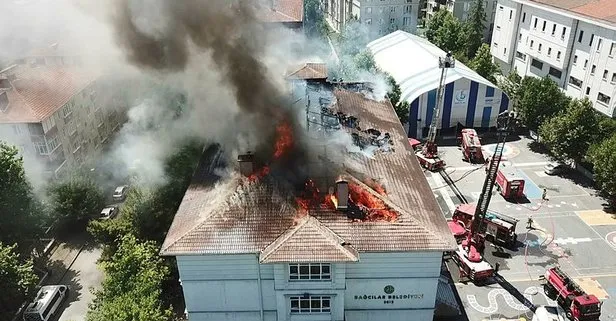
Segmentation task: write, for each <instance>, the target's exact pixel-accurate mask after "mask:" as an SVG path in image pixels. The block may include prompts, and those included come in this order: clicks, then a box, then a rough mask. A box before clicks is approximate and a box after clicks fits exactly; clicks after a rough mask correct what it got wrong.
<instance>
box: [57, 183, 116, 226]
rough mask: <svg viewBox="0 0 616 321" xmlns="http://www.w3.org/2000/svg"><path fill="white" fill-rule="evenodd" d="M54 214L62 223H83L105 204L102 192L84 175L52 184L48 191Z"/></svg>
mask: <svg viewBox="0 0 616 321" xmlns="http://www.w3.org/2000/svg"><path fill="white" fill-rule="evenodd" d="M48 196H49V198H50V201H51V208H52V211H53V214H54V216H55V217H56V218H57V219H58V220H59V221H60V222H61V223H62V225H69V224H70V225H72V224H78V225H81V226H83V225H85V223H87V222H88V221H89V220H90V219H91V218H93V217H95V215H96V214H97V213H99V211H100V210H101V209H102V208H103V206H104V205H105V197H104V196H103V192H102V191H101V190H100V188H98V186H96V184H95V183H94V182H93V181H91V180H89V179H88V178H85V177H79V178H78V177H74V178H72V179H70V180H68V181H65V182H61V183H59V184H57V185H53V186H52V187H51V188H50V190H49V193H48Z"/></svg>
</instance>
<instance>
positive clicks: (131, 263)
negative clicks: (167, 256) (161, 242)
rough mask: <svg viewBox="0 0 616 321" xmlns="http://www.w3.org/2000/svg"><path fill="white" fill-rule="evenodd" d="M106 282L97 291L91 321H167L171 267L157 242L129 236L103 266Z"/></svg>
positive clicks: (91, 311)
mask: <svg viewBox="0 0 616 321" xmlns="http://www.w3.org/2000/svg"><path fill="white" fill-rule="evenodd" d="M101 266H102V268H103V271H104V273H105V279H104V280H103V283H102V288H101V290H98V291H96V292H95V299H94V300H93V302H92V303H91V304H90V307H89V311H88V313H87V315H86V320H88V321H167V320H169V319H170V318H171V315H172V313H171V310H170V309H169V308H167V307H164V306H163V304H162V303H161V294H162V284H163V282H164V281H165V280H166V279H167V278H168V277H169V268H168V267H167V266H166V265H165V263H164V261H163V260H162V258H160V257H159V256H158V246H157V245H156V244H155V243H154V242H139V241H138V240H137V239H136V238H135V237H134V236H132V235H126V236H124V237H123V238H122V239H121V240H120V244H119V247H118V251H117V252H115V254H113V256H112V258H111V260H109V261H105V262H102V263H101Z"/></svg>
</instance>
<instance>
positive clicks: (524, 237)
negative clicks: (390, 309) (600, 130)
mask: <svg viewBox="0 0 616 321" xmlns="http://www.w3.org/2000/svg"><path fill="white" fill-rule="evenodd" d="M528 143H529V140H526V139H521V140H519V141H515V142H509V143H508V144H507V146H506V149H505V152H504V156H505V157H506V158H507V160H508V161H509V162H511V164H513V165H514V166H516V168H517V169H518V170H520V171H521V173H522V174H523V176H525V177H526V184H527V189H526V190H527V194H528V195H529V198H528V199H527V200H526V201H525V202H521V203H511V202H509V201H506V200H504V199H503V198H502V197H501V196H500V195H499V194H497V193H496V192H495V193H494V195H493V197H492V201H491V202H490V207H489V208H490V210H491V211H494V212H499V213H504V214H507V215H510V216H513V217H515V218H517V219H519V220H520V222H519V223H518V225H517V229H516V231H517V233H518V245H517V248H516V249H515V250H508V249H503V248H501V247H495V246H492V245H491V244H490V246H488V248H487V250H486V253H485V257H486V259H487V261H488V262H490V263H491V264H492V265H494V264H495V263H499V265H500V271H499V274H500V275H501V276H502V280H501V282H500V284H499V283H498V282H497V283H494V284H492V285H487V286H482V287H477V286H474V285H472V284H462V283H459V282H458V283H456V287H457V289H458V292H459V295H460V298H461V300H462V303H463V305H464V306H465V308H466V313H467V315H468V317H469V319H470V320H484V319H495V318H498V319H501V318H504V319H516V320H518V319H520V318H521V317H524V318H525V319H527V320H529V318H532V313H531V312H529V311H530V310H529V309H528V307H527V306H525V305H524V304H523V303H524V301H527V302H526V303H527V305H528V302H532V304H545V303H547V301H546V299H545V297H544V296H543V291H542V290H541V288H538V287H540V282H539V279H538V278H539V276H540V275H542V274H543V273H545V270H546V269H547V268H548V267H551V266H555V265H559V266H560V267H561V268H562V269H563V270H565V271H566V272H567V273H568V274H569V275H570V276H571V277H573V278H574V279H575V280H576V281H577V282H578V283H579V284H580V286H582V288H584V289H585V290H586V291H587V292H589V293H592V294H595V295H596V296H597V297H599V298H600V299H601V300H602V301H603V307H602V317H601V320H605V321H607V320H616V219H615V218H613V217H612V216H611V215H609V214H607V213H604V212H603V211H602V203H604V201H603V200H602V199H601V198H599V197H598V196H596V192H595V190H593V189H592V188H591V187H589V186H588V185H589V184H588V181H587V180H585V179H583V178H582V177H581V175H579V174H576V173H570V174H564V175H561V176H548V175H546V174H544V173H543V166H544V165H545V164H546V163H547V162H549V161H550V160H549V159H548V158H547V157H546V156H544V155H542V154H539V153H535V152H533V151H531V150H530V149H529V148H528ZM492 148H493V147H492V146H490V145H487V148H486V149H487V150H490V149H492ZM439 154H440V156H441V158H443V159H444V160H445V162H446V164H447V168H446V171H447V172H448V173H449V175H450V177H451V178H452V179H453V180H454V181H456V186H457V187H458V189H459V190H460V191H461V192H462V193H463V195H464V196H465V198H466V199H467V200H468V201H469V202H474V201H476V200H477V198H478V195H479V192H480V191H481V187H482V185H483V182H484V179H485V171H484V169H483V168H480V167H481V165H472V164H468V163H466V162H463V161H462V159H461V151H460V150H459V149H458V147H457V146H444V147H443V146H441V147H439ZM427 176H428V181H429V182H430V184H431V185H432V186H433V191H434V193H435V195H436V196H437V200H438V201H439V204H440V206H441V208H442V209H443V213H444V215H445V216H446V217H450V216H451V214H452V212H453V210H454V208H455V205H457V204H459V203H461V201H460V200H459V199H458V198H457V197H456V195H455V194H454V192H453V190H452V189H451V188H449V187H443V188H441V186H443V185H445V183H444V182H443V181H442V178H441V177H440V175H438V174H436V175H434V174H431V173H427ZM544 188H545V189H547V190H548V199H549V201H547V202H543V201H542V200H541V195H540V193H538V192H537V191H542V190H543V189H544ZM529 217H532V219H533V221H534V224H533V228H534V229H532V230H527V229H526V221H527V219H528V218H529ZM452 274H453V275H454V278H455V276H456V275H457V271H455V270H453V272H452ZM503 280H504V281H503ZM509 284H510V285H511V286H509ZM506 289H509V290H506ZM511 293H513V294H515V295H514V296H512V295H511ZM520 294H521V295H520ZM516 296H517V299H516V298H515V297H516ZM532 304H531V305H532Z"/></svg>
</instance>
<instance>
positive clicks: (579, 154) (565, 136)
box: [539, 99, 600, 162]
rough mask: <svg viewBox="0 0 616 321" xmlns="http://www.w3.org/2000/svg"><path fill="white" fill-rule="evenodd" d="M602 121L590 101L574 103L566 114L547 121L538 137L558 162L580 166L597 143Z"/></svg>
mask: <svg viewBox="0 0 616 321" xmlns="http://www.w3.org/2000/svg"><path fill="white" fill-rule="evenodd" d="M599 117H600V116H599V114H598V113H597V112H596V111H595V109H594V108H593V107H592V103H591V102H590V101H589V100H588V99H584V100H578V99H575V100H572V101H571V103H570V104H569V106H567V109H566V110H564V111H562V112H560V113H559V114H558V115H556V116H555V117H551V118H549V119H547V120H546V122H545V123H543V124H542V125H541V127H539V134H540V136H541V139H542V140H543V142H544V144H545V145H546V146H548V148H549V149H550V151H551V152H552V153H553V154H554V156H556V158H558V159H560V160H567V159H572V160H574V161H576V162H580V161H581V160H583V159H584V158H585V157H586V152H587V151H588V148H589V147H590V146H591V144H592V143H594V142H596V141H597V137H598V131H597V126H598V124H599V119H600V118H599Z"/></svg>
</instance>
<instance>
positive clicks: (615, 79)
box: [612, 72, 616, 83]
mask: <svg viewBox="0 0 616 321" xmlns="http://www.w3.org/2000/svg"><path fill="white" fill-rule="evenodd" d="M612 83H616V72H615V73H613V74H612Z"/></svg>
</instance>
